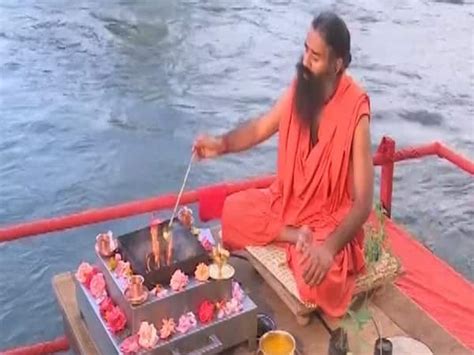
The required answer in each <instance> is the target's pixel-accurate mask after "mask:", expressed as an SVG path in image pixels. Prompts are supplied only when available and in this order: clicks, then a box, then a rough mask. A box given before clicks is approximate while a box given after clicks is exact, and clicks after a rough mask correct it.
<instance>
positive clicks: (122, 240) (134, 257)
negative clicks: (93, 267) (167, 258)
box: [117, 219, 210, 289]
mask: <svg viewBox="0 0 474 355" xmlns="http://www.w3.org/2000/svg"><path fill="white" fill-rule="evenodd" d="M168 224H169V220H167V221H164V222H161V223H160V224H159V225H158V238H159V241H160V243H161V244H164V238H163V231H164V229H165V228H166V227H167V226H168ZM171 230H172V235H173V254H172V255H173V257H172V261H171V265H163V266H161V267H160V268H159V269H155V270H151V271H147V268H146V260H147V256H148V255H150V254H151V252H152V245H151V235H150V227H145V228H142V229H139V230H137V231H134V232H131V233H128V234H125V235H122V236H119V237H118V238H117V240H118V243H119V250H120V254H122V257H123V258H124V259H125V260H126V261H129V262H130V266H131V267H132V270H133V271H134V273H135V274H139V275H142V276H143V277H144V279H145V285H146V286H147V287H148V289H152V288H153V287H154V286H156V284H164V285H167V284H169V281H170V279H171V275H173V273H174V272H175V271H176V270H177V269H180V270H181V271H183V272H184V273H185V274H187V275H194V270H195V269H196V266H197V265H198V264H199V263H201V262H203V263H209V261H210V257H209V254H208V253H207V252H206V250H205V249H204V248H203V246H202V245H201V243H200V242H199V241H198V239H197V237H196V236H194V235H193V234H192V233H191V231H190V229H189V228H186V227H185V226H183V225H182V224H181V222H179V220H178V219H175V220H174V221H173V225H172V227H171ZM162 249H163V248H162Z"/></svg>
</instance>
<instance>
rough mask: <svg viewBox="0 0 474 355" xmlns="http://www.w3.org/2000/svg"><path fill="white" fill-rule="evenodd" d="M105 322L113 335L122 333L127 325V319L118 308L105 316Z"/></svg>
mask: <svg viewBox="0 0 474 355" xmlns="http://www.w3.org/2000/svg"><path fill="white" fill-rule="evenodd" d="M105 321H106V322H107V325H108V327H109V329H110V330H111V331H112V332H113V333H118V332H120V331H121V330H123V329H124V328H125V325H126V324H127V318H126V317H125V314H123V312H122V310H121V309H120V308H119V307H118V306H115V307H114V308H112V310H111V311H110V312H107V313H106V314H105Z"/></svg>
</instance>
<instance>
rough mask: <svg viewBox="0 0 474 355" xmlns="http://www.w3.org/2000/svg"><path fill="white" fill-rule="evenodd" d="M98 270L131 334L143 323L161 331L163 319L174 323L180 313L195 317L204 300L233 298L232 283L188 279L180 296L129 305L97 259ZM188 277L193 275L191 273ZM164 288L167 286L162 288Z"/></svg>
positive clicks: (150, 299) (100, 261)
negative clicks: (125, 319) (190, 313)
mask: <svg viewBox="0 0 474 355" xmlns="http://www.w3.org/2000/svg"><path fill="white" fill-rule="evenodd" d="M97 257H98V259H99V268H100V270H101V271H102V273H103V274H104V278H105V283H106V285H107V292H108V294H109V296H110V297H111V298H112V299H113V300H114V302H115V303H116V304H117V305H118V306H119V307H120V309H122V311H123V312H124V313H125V315H126V317H127V323H128V326H129V328H130V329H131V331H132V332H133V333H136V332H137V331H138V329H139V327H140V323H141V322H142V321H146V322H149V323H153V324H154V325H155V327H156V328H157V329H159V328H160V327H161V325H162V324H161V320H162V319H163V318H170V317H172V318H174V319H177V318H178V317H179V316H181V315H182V314H183V313H185V312H188V311H192V312H193V313H196V311H197V308H198V306H199V304H200V303H201V302H202V301H204V300H210V301H213V302H216V301H219V300H222V299H226V300H228V299H230V298H231V297H232V280H219V281H209V282H205V283H201V282H197V281H196V280H195V279H194V278H191V277H190V282H189V284H188V285H187V286H186V289H185V290H183V291H180V292H173V291H171V290H169V293H168V294H167V295H166V296H164V297H160V298H158V297H157V296H155V295H152V294H149V295H148V299H147V300H146V301H145V302H144V303H142V304H140V305H131V304H130V302H129V301H128V300H127V299H126V298H125V296H124V294H123V291H124V289H123V285H121V283H120V282H119V280H118V279H117V277H116V276H115V275H114V274H113V273H111V272H110V270H109V268H108V267H107V261H106V260H105V259H103V258H102V257H101V256H100V255H97ZM188 275H194V272H192V273H191V274H188ZM165 286H168V285H167V284H165Z"/></svg>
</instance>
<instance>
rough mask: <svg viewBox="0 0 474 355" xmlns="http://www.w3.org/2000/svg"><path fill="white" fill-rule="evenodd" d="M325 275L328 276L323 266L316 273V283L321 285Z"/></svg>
mask: <svg viewBox="0 0 474 355" xmlns="http://www.w3.org/2000/svg"><path fill="white" fill-rule="evenodd" d="M325 276H326V271H325V270H324V269H323V268H320V269H319V270H318V272H317V273H316V277H315V280H314V284H315V285H319V284H320V283H321V282H323V280H324V277H325Z"/></svg>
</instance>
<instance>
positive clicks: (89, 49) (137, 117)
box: [0, 0, 474, 349]
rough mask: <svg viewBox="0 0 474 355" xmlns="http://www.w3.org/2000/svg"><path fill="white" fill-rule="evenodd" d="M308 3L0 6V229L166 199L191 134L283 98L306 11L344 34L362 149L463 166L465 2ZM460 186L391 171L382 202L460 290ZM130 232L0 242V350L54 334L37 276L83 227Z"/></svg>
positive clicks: (57, 263)
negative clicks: (346, 30) (401, 151)
mask: <svg viewBox="0 0 474 355" xmlns="http://www.w3.org/2000/svg"><path fill="white" fill-rule="evenodd" d="M313 3H315V2H313ZM317 3H318V4H319V6H320V8H311V7H308V5H307V4H308V2H307V1H302V0H298V1H292V2H290V1H287V0H279V1H278V0H263V1H257V0H241V1H238V2H235V1H232V2H231V1H210V0H208V1H204V0H187V1H186V0H180V1H176V0H159V1H130V0H128V1H119V0H113V1H112V0H110V1H91V0H83V1H67V2H65V1H58V0H42V1H32V0H23V1H19V0H0V225H7V224H11V223H15V222H22V221H27V220H32V219H36V218H44V217H52V216H56V215H63V214H67V213H71V212H74V211H80V210H83V209H86V208H92V207H100V206H105V205H110V204H114V203H119V202H125V201H129V200H133V199H138V198H144V197H149V196H153V195H157V194H160V193H163V192H168V191H177V190H178V189H179V186H180V183H181V179H182V177H183V174H184V172H185V169H186V164H187V162H188V159H189V154H190V148H191V144H192V140H193V138H194V137H195V135H196V134H197V133H199V132H209V133H220V132H223V131H225V130H226V129H229V128H231V127H233V126H234V125H235V124H237V123H238V122H240V121H241V120H244V119H248V118H250V117H254V116H256V115H258V114H260V113H262V112H264V111H265V110H266V109H268V108H269V107H270V105H271V104H272V103H273V102H274V100H275V99H276V98H277V97H278V95H279V94H280V93H281V92H282V90H283V89H284V88H285V87H286V85H288V83H289V82H290V80H291V78H292V75H293V73H294V65H295V63H296V61H297V60H298V58H299V56H300V54H301V52H302V49H303V40H304V38H305V35H306V31H307V29H308V26H309V23H310V20H311V16H312V14H314V13H315V12H317V11H318V10H319V9H322V8H333V9H335V10H337V12H338V13H339V14H340V15H342V16H343V17H344V19H345V20H346V21H347V23H348V26H349V27H350V30H351V31H352V42H353V50H352V52H353V65H352V66H351V68H350V72H351V73H352V74H353V75H354V76H355V77H356V78H357V79H358V80H359V81H360V82H361V83H362V84H363V85H364V86H365V87H366V89H367V90H368V92H369V93H370V95H371V100H372V109H373V120H372V137H373V144H374V150H375V148H376V145H377V143H378V142H379V140H380V138H381V137H382V136H383V135H390V136H391V137H393V138H395V139H396V141H397V144H398V145H399V146H405V145H411V144H420V143H427V142H430V141H432V140H442V141H444V142H445V143H447V144H448V145H450V146H451V147H453V148H455V149H456V150H458V151H460V152H462V153H464V154H466V155H468V156H470V157H471V158H472V157H473V156H474V154H473V153H474V149H473V148H474V140H473V133H474V132H473V129H474V127H473V115H474V105H473V92H474V90H473V84H474V73H473V67H474V54H473V47H474V43H473V30H472V23H474V9H473V6H472V3H471V4H469V3H467V2H463V1H461V0H457V1H454V0H452V1H446V2H443V1H428V0H413V1H406V0H387V1H382V2H377V1H369V0H357V1H356V0H344V1H337V2H335V1H334V2H330V1H322V2H317ZM275 148H276V143H275V139H271V140H270V141H268V142H266V143H265V144H263V145H262V146H261V147H258V148H257V149H254V150H252V151H249V152H246V153H242V154H238V155H234V156H228V157H226V158H223V159H220V160H216V161H209V162H205V163H202V164H200V165H198V166H195V167H194V168H193V170H192V171H191V175H190V179H189V186H188V187H196V186H198V185H200V184H204V183H206V184H207V183H212V182H217V181H221V180H223V179H240V178H245V177H248V176H256V175H259V174H264V173H268V172H272V171H273V169H274V168H275V153H276V152H275ZM473 187H474V182H473V179H472V177H470V176H468V175H467V174H466V173H463V172H461V171H458V170H456V169H455V168H453V167H452V166H451V165H450V164H448V163H446V162H442V161H438V160H436V159H434V158H430V159H424V160H422V161H421V160H420V161H412V162H407V163H403V164H399V165H397V168H396V181H395V187H394V206H393V207H394V217H395V218H396V219H397V220H398V221H399V222H400V223H401V224H403V225H405V226H406V227H407V228H408V229H409V230H411V231H412V232H413V233H415V234H416V235H417V236H418V237H419V239H420V240H421V241H422V242H423V243H424V244H425V245H427V246H428V247H429V248H430V249H431V250H432V251H433V252H434V253H436V254H437V255H439V256H440V257H442V258H443V259H445V260H447V261H448V262H449V263H450V264H451V265H452V266H453V267H454V268H455V269H457V270H458V271H460V272H461V273H463V274H464V275H465V276H466V277H467V278H469V279H471V280H472V279H474V276H473V271H474V263H473V259H474V239H473V236H474V233H473V232H474V222H473V221H474V209H473V201H474V199H473V192H472V191H473ZM148 219H149V216H142V217H137V218H131V219H127V220H123V221H115V222H110V223H103V224H100V225H95V226H91V227H87V228H81V229H76V230H71V231H67V232H62V233H57V234H55V235H52V236H41V237H35V238H31V239H24V240H21V241H18V242H14V243H7V244H3V245H0V270H1V271H0V284H1V285H2V287H1V289H0V305H1V306H0V349H2V348H5V347H10V346H15V345H19V344H23V343H30V342H35V341H39V340H46V339H51V338H53V337H56V336H58V335H60V334H62V329H61V326H62V325H61V320H60V315H59V312H58V309H57V306H56V303H55V300H54V297H53V292H52V287H51V278H52V277H53V275H55V274H57V273H60V272H64V271H68V270H72V269H75V268H76V267H77V265H78V264H79V263H80V262H81V261H82V260H88V261H92V260H93V258H94V256H93V250H92V244H93V240H94V237H95V235H96V234H97V233H98V232H100V231H104V230H108V229H111V230H113V231H114V233H116V234H121V233H124V232H126V231H129V230H131V229H133V228H137V227H138V226H141V225H142V224H143V223H145V222H147V221H148ZM427 267H429V266H428V265H427Z"/></svg>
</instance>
